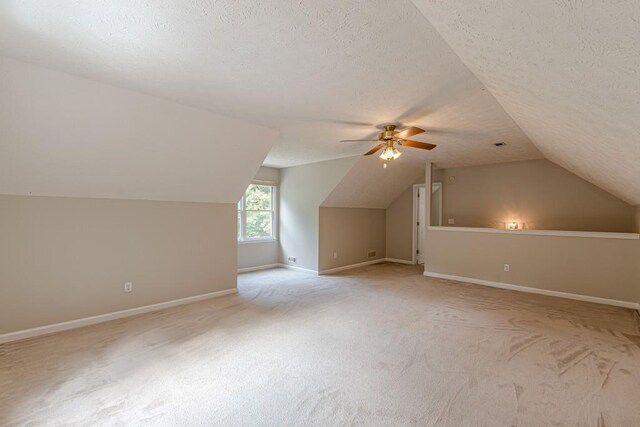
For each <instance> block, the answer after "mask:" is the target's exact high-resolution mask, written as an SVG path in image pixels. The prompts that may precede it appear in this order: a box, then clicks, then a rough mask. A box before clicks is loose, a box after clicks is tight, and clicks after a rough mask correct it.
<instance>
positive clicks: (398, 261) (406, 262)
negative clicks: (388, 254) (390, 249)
mask: <svg viewBox="0 0 640 427" xmlns="http://www.w3.org/2000/svg"><path fill="white" fill-rule="evenodd" d="M385 261H387V262H395V263H396V264H410V265H414V264H413V261H407V260H406V259H396V258H385Z"/></svg>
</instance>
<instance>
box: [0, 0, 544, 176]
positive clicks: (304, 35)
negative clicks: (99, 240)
mask: <svg viewBox="0 0 640 427" xmlns="http://www.w3.org/2000/svg"><path fill="white" fill-rule="evenodd" d="M465 7H466V6H465ZM0 54H4V55H6V56H9V57H13V58H16V59H19V60H23V61H25V62H30V63H33V64H37V65H41V66H45V67H50V68H53V69H57V70H59V71H63V72H66V73H69V74H73V75H77V76H82V77H86V78H89V79H93V80H96V81H102V82H106V83H109V84H113V85H116V86H119V87H124V88H128V89H131V90H135V91H139V92H142V93H147V94H151V95H154V96H158V97H162V98H166V99H170V100H174V101H178V102H180V103H183V104H186V105H191V106H194V107H198V108H203V109H207V110H210V111H213V112H216V113H218V114H224V115H230V116H233V117H236V118H239V119H241V120H247V121H249V122H255V123H259V124H262V125H265V126H268V127H272V128H276V129H279V130H281V132H282V139H281V141H279V142H278V143H277V144H276V145H275V146H274V148H273V150H271V151H270V153H269V155H268V157H267V161H266V164H267V165H270V166H276V167H289V166H296V165H301V164H305V163H312V162H318V161H322V160H329V159H335V158H339V157H348V156H354V155H358V154H362V153H364V152H366V151H367V150H368V145H367V144H357V143H356V144H345V143H340V142H339V141H340V140H341V139H361V138H364V137H367V136H370V135H371V134H372V132H373V131H374V130H375V129H374V126H375V125H376V124H379V123H381V122H388V121H392V120H399V121H401V122H403V123H404V124H405V125H416V126H419V127H422V128H425V129H427V130H428V131H429V133H428V134H426V135H422V136H421V137H420V138H417V139H419V140H423V141H432V142H434V143H437V144H439V147H438V149H437V150H434V151H433V153H432V156H433V157H434V158H433V160H434V161H435V162H437V163H441V164H442V165H443V166H447V167H449V166H464V165H470V164H482V163H491V162H500V161H515V160H526V159H532V158H539V157H541V154H540V152H539V151H538V150H537V149H536V148H535V147H534V146H533V145H532V144H531V142H530V141H529V139H528V138H527V137H526V136H525V135H524V134H523V133H522V131H521V130H520V128H519V127H518V126H517V125H516V124H515V123H514V122H513V120H512V119H511V118H510V117H509V116H508V115H507V114H506V113H505V112H504V110H503V109H502V107H501V106H500V105H499V104H498V103H497V102H496V100H495V99H494V98H493V96H492V95H491V94H490V93H489V92H488V91H486V90H485V88H484V86H483V85H482V84H481V83H480V82H479V81H478V79H477V78H476V77H475V76H474V75H473V73H471V72H470V71H469V70H468V69H467V67H465V65H464V64H463V63H462V61H460V59H459V58H458V57H457V56H456V55H455V53H454V52H453V51H452V50H451V48H450V47H449V46H448V45H447V44H446V43H445V42H444V40H443V39H442V37H441V36H440V35H439V34H438V32H437V31H435V29H434V28H433V27H432V26H431V25H430V24H429V23H428V21H427V20H426V19H425V17H424V16H422V14H421V13H420V12H419V11H418V10H417V9H416V7H415V6H414V5H413V4H412V3H411V2H410V1H408V0H370V1H362V0H324V1H306V2H301V1H298V0H270V1H257V0H234V1H210V0H189V1H171V0H157V1H153V2H150V1H130V0H104V1H101V2H99V4H93V3H87V2H86V1H85V0H47V1H46V2H43V1H39V0H6V1H2V2H0ZM498 141H505V142H506V143H507V144H508V145H507V147H506V148H505V149H503V150H501V151H499V152H498V151H496V150H495V148H494V147H493V145H492V143H495V142H498Z"/></svg>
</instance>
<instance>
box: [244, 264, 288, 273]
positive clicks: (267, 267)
mask: <svg viewBox="0 0 640 427" xmlns="http://www.w3.org/2000/svg"><path fill="white" fill-rule="evenodd" d="M280 266H281V264H277V263H276V264H265V265H258V266H256V267H245V268H239V269H238V274H242V273H249V272H250V271H259V270H269V269H271V268H278V267H280Z"/></svg>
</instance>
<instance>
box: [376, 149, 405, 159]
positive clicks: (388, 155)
mask: <svg viewBox="0 0 640 427" xmlns="http://www.w3.org/2000/svg"><path fill="white" fill-rule="evenodd" d="M400 156H402V153H401V152H400V151H398V149H397V148H395V147H387V148H385V149H384V150H382V154H380V158H381V159H383V160H394V159H397V158H398V157H400Z"/></svg>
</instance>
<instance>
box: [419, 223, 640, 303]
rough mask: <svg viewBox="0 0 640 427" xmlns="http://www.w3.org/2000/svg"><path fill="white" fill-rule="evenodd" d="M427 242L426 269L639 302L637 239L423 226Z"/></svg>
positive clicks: (639, 254) (639, 283)
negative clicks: (458, 229) (479, 231)
mask: <svg viewBox="0 0 640 427" xmlns="http://www.w3.org/2000/svg"><path fill="white" fill-rule="evenodd" d="M427 242H428V247H427V258H426V264H425V269H426V271H429V272H435V273H443V274H450V275H454V276H463V277H470V278H476V279H483V280H491V281H496V282H502V283H509V284H514V285H520V286H529V287H532V288H539V289H547V290H552V291H560V292H569V293H575V294H580V295H589V296H594V297H601V298H609V299H615V300H621V301H630V302H640V268H638V265H640V262H639V261H640V241H639V240H619V239H596V238H580V237H556V236H531V235H518V234H504V233H503V234H497V233H474V232H465V231H435V230H429V231H428V232H427ZM504 264H509V265H510V270H511V271H510V272H504V271H503V265H504Z"/></svg>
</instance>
